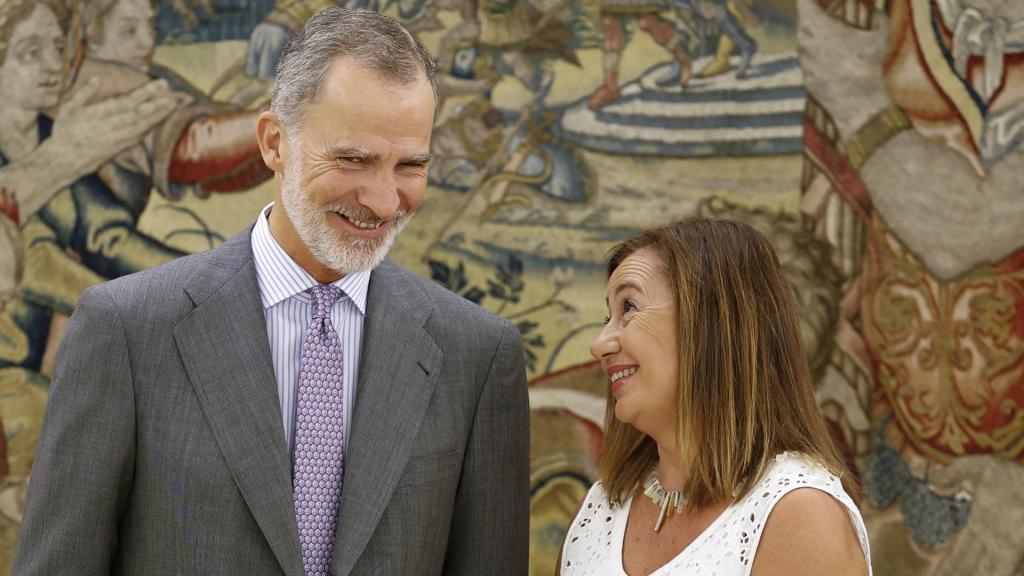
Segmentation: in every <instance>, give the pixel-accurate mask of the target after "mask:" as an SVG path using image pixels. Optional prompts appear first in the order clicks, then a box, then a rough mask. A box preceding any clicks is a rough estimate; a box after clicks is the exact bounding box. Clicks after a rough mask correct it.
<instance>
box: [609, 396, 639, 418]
mask: <svg viewBox="0 0 1024 576" xmlns="http://www.w3.org/2000/svg"><path fill="white" fill-rule="evenodd" d="M613 402H615V419H616V420H618V421H619V422H622V423H623V424H633V420H634V418H635V417H636V414H635V413H634V411H633V410H631V409H630V406H629V400H628V399H627V398H625V397H620V398H618V399H617V400H613Z"/></svg>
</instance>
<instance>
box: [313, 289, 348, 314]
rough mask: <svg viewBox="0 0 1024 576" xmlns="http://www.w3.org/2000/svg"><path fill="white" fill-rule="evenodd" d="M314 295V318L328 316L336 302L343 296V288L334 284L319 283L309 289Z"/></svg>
mask: <svg viewBox="0 0 1024 576" xmlns="http://www.w3.org/2000/svg"><path fill="white" fill-rule="evenodd" d="M307 292H309V293H310V294H312V295H313V306H314V310H313V318H327V315H328V314H329V313H330V311H331V308H333V307H334V303H335V302H337V301H338V298H340V297H341V294H342V292H341V288H338V287H337V286H335V285H333V284H318V285H316V286H313V287H312V288H310V289H309V290H307Z"/></svg>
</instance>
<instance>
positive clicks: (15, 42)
mask: <svg viewBox="0 0 1024 576" xmlns="http://www.w3.org/2000/svg"><path fill="white" fill-rule="evenodd" d="M0 43H2V44H4V45H6V49H5V50H4V51H3V54H2V55H0V56H2V58H3V61H2V63H0V102H3V105H4V106H5V107H14V108H19V109H23V110H35V111H38V110H41V109H43V108H47V107H49V106H53V105H55V104H57V101H58V99H59V97H60V89H61V74H62V69H63V57H64V34H63V33H62V31H61V28H60V24H59V23H58V21H57V17H56V15H54V13H53V11H52V10H51V9H50V8H49V7H48V6H46V5H45V4H36V5H35V8H34V9H32V10H31V11H30V12H29V13H28V16H27V17H25V18H22V19H21V20H19V21H18V22H17V23H16V24H15V25H14V26H13V27H11V28H10V35H9V37H8V38H0Z"/></svg>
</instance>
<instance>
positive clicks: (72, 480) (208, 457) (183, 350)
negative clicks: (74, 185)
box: [14, 8, 529, 576]
mask: <svg viewBox="0 0 1024 576" xmlns="http://www.w3.org/2000/svg"><path fill="white" fill-rule="evenodd" d="M434 102H435V90H434V84H433V63H432V62H431V60H430V57H429V55H428V54H427V53H426V51H425V50H424V49H423V48H422V46H421V45H420V44H419V43H418V42H417V41H416V40H414V39H413V37H412V36H411V35H409V33H408V32H407V31H406V30H405V29H403V28H402V27H401V26H400V25H398V24H397V23H396V22H394V21H393V20H391V19H389V18H386V17H383V16H380V15H378V14H375V13H372V12H353V11H347V10H342V9H334V8H332V9H329V10H325V11H323V12H321V13H319V14H318V15H317V16H315V17H314V18H313V19H311V20H310V21H309V23H308V24H307V25H306V27H305V28H304V29H303V30H302V32H300V33H299V34H297V35H296V36H295V38H293V40H292V42H291V43H290V44H289V46H288V48H287V49H286V50H285V53H284V55H283V56H282V60H281V64H280V66H279V69H278V85H277V87H276V89H275V92H274V97H273V103H272V105H271V110H270V111H268V112H266V113H264V114H263V115H262V116H261V118H260V120H259V124H258V126H257V134H258V138H259V142H260V147H261V150H262V153H263V158H264V161H265V162H266V163H267V165H268V166H269V167H270V168H271V169H273V170H274V172H275V173H276V176H275V181H276V190H277V192H276V201H275V203H273V204H271V205H269V206H268V207H267V208H265V209H264V210H263V211H262V212H261V213H260V215H259V217H258V218H257V221H256V223H255V225H254V226H253V227H252V228H251V229H249V230H246V231H245V232H243V233H242V234H240V235H238V236H236V237H235V238H233V239H231V240H229V241H228V242H226V243H224V245H222V246H220V247H219V248H217V249H215V250H212V251H210V252H206V253H203V254H198V255H192V256H187V257H184V258H181V259H179V260H176V261H174V262H171V263H170V264H167V265H164V266H160V267H157V268H154V269H151V270H148V271H145V272H142V273H139V274H135V275H132V276H128V277H125V278H122V279H119V280H115V281H113V282H110V283H107V284H103V285H99V286H96V287H93V288H91V289H90V290H88V291H87V292H86V293H85V294H84V295H83V296H82V298H81V300H80V303H79V306H78V308H77V310H76V311H75V314H74V317H73V318H72V320H71V322H70V325H69V327H68V330H67V335H66V337H65V340H64V344H63V346H62V349H61V352H60V355H59V359H58V362H57V366H56V370H55V375H54V378H53V383H52V385H51V390H50V400H49V405H48V407H47V413H46V419H45V423H44V426H43V432H42V436H41V437H40V440H39V448H38V452H37V456H36V460H35V467H34V470H33V475H32V480H31V483H30V489H29V497H28V504H27V510H26V513H25V517H24V522H23V525H22V532H21V540H20V542H19V546H18V550H17V558H16V560H15V567H14V573H15V574H18V575H22V574H47V575H49V574H76V575H81V574H106V573H114V574H147V575H148V574H243V575H245V576H256V575H262V574H287V575H289V576H299V575H302V574H317V575H319V574H336V575H347V574H399V575H404V574H415V575H421V574H466V575H478V574H483V575H491V574H526V571H527V570H526V565H527V540H528V521H529V518H528V516H529V512H528V498H529V462H528V449H529V446H528V445H529V438H528V436H529V432H528V400H527V390H526V384H525V378H524V371H523V364H522V348H521V344H520V341H519V336H518V334H517V333H516V330H515V328H514V327H513V326H512V325H511V324H510V323H508V322H507V321H505V320H502V319H499V318H497V317H495V316H493V315H491V314H489V313H487V312H485V311H484V310H482V309H480V308H478V307H476V306H474V305H472V304H470V303H467V302H466V301H464V300H463V299H461V298H459V297H458V296H455V295H453V294H451V293H449V292H447V291H444V290H443V289H440V288H439V287H436V286H435V285H433V284H431V283H430V282H428V281H426V280H423V279H421V278H419V277H418V276H416V275H414V274H412V273H411V272H408V271H406V270H403V269H401V268H399V267H398V266H397V265H395V264H394V263H393V262H391V261H390V260H387V259H386V258H385V255H386V253H387V250H388V248H389V247H390V244H391V242H392V240H393V239H394V237H395V236H396V235H397V234H398V231H399V230H400V229H401V227H402V225H404V224H405V222H407V221H408V219H409V217H411V215H412V214H413V212H414V211H415V210H416V207H417V206H418V205H419V204H420V202H421V200H422V198H423V194H424V190H425V188H426V181H427V164H428V162H429V153H428V152H429V143H430V131H431V128H432V124H433V116H434V111H435V110H434ZM371 269H372V272H370V270H371Z"/></svg>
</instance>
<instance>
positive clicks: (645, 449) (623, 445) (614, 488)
mask: <svg viewBox="0 0 1024 576" xmlns="http://www.w3.org/2000/svg"><path fill="white" fill-rule="evenodd" d="M646 248H650V249H652V250H654V251H655V252H656V253H657V254H658V255H659V256H660V257H661V258H662V260H663V262H664V264H665V267H666V270H665V272H666V277H667V278H668V281H669V283H670V286H671V287H672V290H673V292H674V293H675V303H676V313H677V320H678V342H679V354H678V357H677V362H678V366H679V385H678V388H677V394H676V406H677V415H676V436H677V445H678V446H680V451H681V454H680V455H681V456H682V458H683V462H688V463H689V478H688V480H687V482H686V485H685V486H684V487H683V493H684V494H685V495H686V497H687V499H688V500H689V501H690V502H691V503H693V504H697V505H703V504H708V503H711V502H719V501H723V500H726V499H731V498H733V497H736V498H739V497H742V496H743V495H744V494H745V493H746V492H747V491H748V490H750V488H751V487H752V486H753V485H754V484H755V483H756V482H757V480H758V479H759V478H760V477H761V475H762V474H763V473H764V471H765V469H766V468H767V467H768V465H769V464H770V463H771V462H772V460H773V459H774V457H775V456H776V455H777V454H780V453H782V452H785V451H795V452H801V453H803V454H805V455H806V456H808V457H810V458H811V459H813V460H814V461H816V462H818V463H820V464H821V465H822V466H824V467H825V468H826V469H827V470H829V471H830V472H831V473H833V474H835V475H836V476H839V477H840V478H841V480H842V482H843V486H844V488H845V489H846V492H847V493H848V494H849V495H850V497H851V498H853V499H854V501H859V497H860V489H859V487H858V486H857V485H856V482H855V481H854V479H853V478H852V476H851V474H850V473H849V471H848V470H847V469H846V465H845V464H844V463H843V460H842V458H841V457H840V455H839V452H838V450H837V449H836V446H835V444H834V443H833V441H832V438H831V437H830V436H829V433H828V431H827V428H826V425H825V420H824V418H823V417H822V415H821V412H820V411H819V409H818V406H817V403H816V402H815V399H814V389H813V385H812V381H811V374H810V369H809V367H808V363H807V358H806V357H805V355H804V349H803V344H802V343H801V341H800V326H799V321H798V318H797V314H796V309H795V307H794V304H793V297H792V294H791V292H790V288H789V286H788V284H787V283H786V280H785V278H784V277H783V274H782V269H781V266H780V265H779V259H778V256H777V255H776V253H775V250H774V249H773V248H772V246H771V244H770V243H769V242H768V240H767V239H765V238H764V236H762V235H761V234H759V233H758V232H756V231H755V230H754V229H753V228H751V227H750V226H748V225H746V224H744V223H742V222H738V221H735V220H726V219H705V218H695V219H689V220H683V221H679V222H674V223H672V224H669V225H667V226H663V227H660V228H654V229H651V230H648V231H646V232H644V233H642V234H640V235H639V236H636V237H635V238H632V239H629V240H626V241H625V242H622V243H621V244H619V245H617V246H615V247H614V248H613V249H612V250H611V253H610V257H609V261H608V276H609V277H611V275H612V273H613V272H614V271H615V269H616V268H618V267H619V265H620V264H622V262H623V261H624V260H625V259H626V258H628V257H629V256H630V255H632V254H634V253H636V252H638V251H639V250H642V249H646ZM690 451H692V454H690V453H688V452H690ZM657 461H658V449H657V446H656V445H655V443H654V440H653V439H651V438H650V437H649V436H647V435H645V434H643V433H642V432H640V431H638V430H637V429H636V428H634V427H632V426H630V425H628V424H624V423H622V422H619V421H618V420H617V419H616V418H615V400H614V399H613V398H612V396H611V390H610V389H609V391H608V406H607V409H606V412H605V445H604V452H603V455H602V457H601V462H600V464H599V467H598V475H599V477H600V479H601V482H602V483H603V485H604V489H605V491H606V493H607V494H608V496H609V499H610V501H611V502H612V503H613V504H615V505H620V504H622V503H623V502H625V501H626V500H627V499H628V498H629V496H630V495H632V493H633V492H634V491H635V490H636V489H637V487H638V486H640V485H641V483H642V482H643V481H644V480H645V479H646V476H647V474H649V473H650V471H651V469H652V468H653V467H654V466H655V465H656V463H657Z"/></svg>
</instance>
